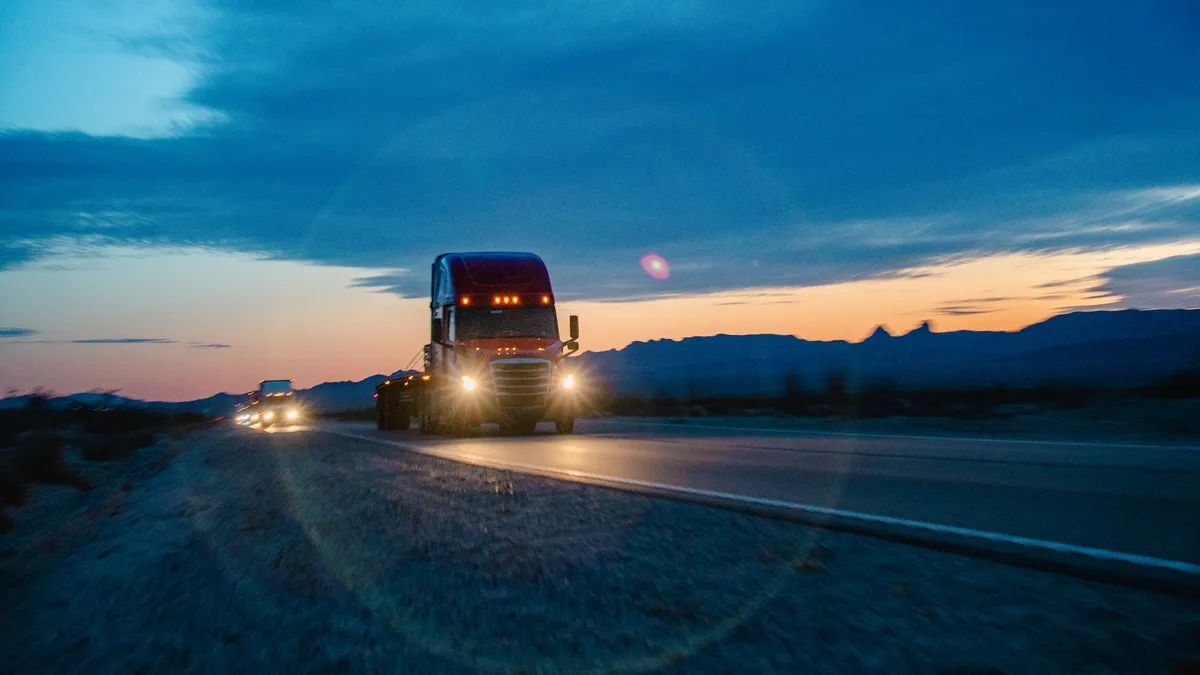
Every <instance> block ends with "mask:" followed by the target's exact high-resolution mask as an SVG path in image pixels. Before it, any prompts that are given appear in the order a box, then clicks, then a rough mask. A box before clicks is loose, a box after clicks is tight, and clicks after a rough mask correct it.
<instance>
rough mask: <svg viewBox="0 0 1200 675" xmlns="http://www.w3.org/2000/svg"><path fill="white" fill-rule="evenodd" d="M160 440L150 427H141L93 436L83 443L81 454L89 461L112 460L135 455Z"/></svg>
mask: <svg viewBox="0 0 1200 675" xmlns="http://www.w3.org/2000/svg"><path fill="white" fill-rule="evenodd" d="M157 442H158V437H157V436H156V435H155V434H154V432H152V431H150V430H148V429H139V430H137V431H131V432H129V433H125V434H106V435H103V436H93V437H91V438H89V439H88V440H87V441H85V442H84V443H83V447H82V448H81V449H80V453H79V454H80V456H81V457H83V459H84V460H86V461H88V462H111V461H113V460H117V459H124V458H126V457H129V456H131V455H133V453H135V452H137V451H138V450H139V449H141V448H148V447H150V446H151V445H154V444H155V443H157Z"/></svg>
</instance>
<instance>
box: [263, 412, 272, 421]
mask: <svg viewBox="0 0 1200 675" xmlns="http://www.w3.org/2000/svg"><path fill="white" fill-rule="evenodd" d="M262 416H263V419H264V420H273V419H275V413H273V412H265V413H263V414H262Z"/></svg>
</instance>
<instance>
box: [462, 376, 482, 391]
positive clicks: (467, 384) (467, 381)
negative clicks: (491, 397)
mask: <svg viewBox="0 0 1200 675" xmlns="http://www.w3.org/2000/svg"><path fill="white" fill-rule="evenodd" d="M462 383H463V389H466V390H467V391H472V390H474V389H475V387H477V386H479V385H477V384H475V378H473V377H470V376H468V375H463V376H462Z"/></svg>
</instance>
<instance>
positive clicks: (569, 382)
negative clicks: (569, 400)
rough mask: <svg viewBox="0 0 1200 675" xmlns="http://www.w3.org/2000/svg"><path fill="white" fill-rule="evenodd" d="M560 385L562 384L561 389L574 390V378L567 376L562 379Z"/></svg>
mask: <svg viewBox="0 0 1200 675" xmlns="http://www.w3.org/2000/svg"><path fill="white" fill-rule="evenodd" d="M562 384H563V389H574V388H575V376H574V375H568V376H566V377H564V378H563V383H562Z"/></svg>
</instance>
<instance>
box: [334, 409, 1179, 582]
mask: <svg viewBox="0 0 1200 675" xmlns="http://www.w3.org/2000/svg"><path fill="white" fill-rule="evenodd" d="M315 428H316V429H317V430H318V431H323V432H325V433H329V434H334V435H337V436H344V437H346V438H354V439H357V440H361V441H367V442H370V443H378V444H380V445H390V446H394V447H397V448H402V449H404V450H407V451H410V452H417V453H420V454H423V455H429V456H432V457H438V458H441V459H449V460H454V461H465V462H468V463H471V464H481V465H486V466H490V467H494V468H503V469H512V470H514V471H520V472H529V473H538V474H553V475H557V476H563V477H565V478H567V479H573V480H580V481H587V480H592V481H601V482H606V483H612V484H617V485H628V486H630V487H637V488H643V489H650V490H658V491H662V492H674V493H678V494H682V495H691V496H696V497H707V498H711V499H720V500H724V501H730V502H739V503H742V504H748V505H753V506H765V507H770V508H776V509H786V510H790V511H796V512H799V513H805V514H809V515H820V516H832V517H835V518H843V519H847V520H854V521H858V522H862V523H873V524H878V525H890V526H893V527H906V528H910V529H915V530H923V531H926V532H933V533H937V534H950V535H955V536H958V537H964V538H967V539H976V540H983V541H989V542H994V543H1001V544H1010V545H1015V546H1023V547H1026V548H1033V549H1039V550H1043V551H1053V552H1056V553H1066V554H1072V555H1081V556H1086V557H1089V558H1094V559H1097V560H1105V561H1113V562H1123V563H1128V564H1132V565H1137V566H1140V567H1148V568H1154V569H1162V570H1170V571H1173V572H1180V573H1183V574H1188V575H1192V576H1200V565H1194V564H1192V563H1186V562H1182V561H1177V560H1163V559H1161V558H1152V557H1149V556H1143V555H1136V554H1133V553H1121V552H1119V551H1108V550H1105V549H1100V548H1092V547H1089V546H1075V545H1073V544H1063V543H1060V542H1054V541H1045V540H1042V539H1031V538H1029V537H1018V536H1015V535H1009V534H1001V533H999V532H987V531H985V530H974V529H970V528H966V527H956V526H953V525H940V524H937V523H926V522H923V521H919V520H908V519H905V518H892V517H890V516H879V515H874V514H870V513H860V512H858V511H844V510H841V509H831V508H828V507H824V506H813V505H811V504H799V503H796V502H787V501H780V500H777V499H766V498H763V497H751V496H747V495H738V494H733V493H729V492H718V491H715V490H704V489H700V488H689V487H682V486H678V485H668V484H666V483H652V482H648V481H641V480H635V479H632V478H620V477H617V476H603V475H600V474H593V473H587V472H583V471H574V470H570V469H554V468H549V467H541V466H533V465H529V464H520V463H516V462H505V461H501V460H495V459H491V458H487V457H482V456H479V455H462V454H457V453H451V452H443V451H438V450H435V449H431V448H424V447H420V446H416V445H412V444H410V443H403V442H400V441H393V440H389V439H386V438H378V437H375V436H365V435H362V434H355V433H351V432H347V431H341V430H337V429H329V428H323V427H315Z"/></svg>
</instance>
